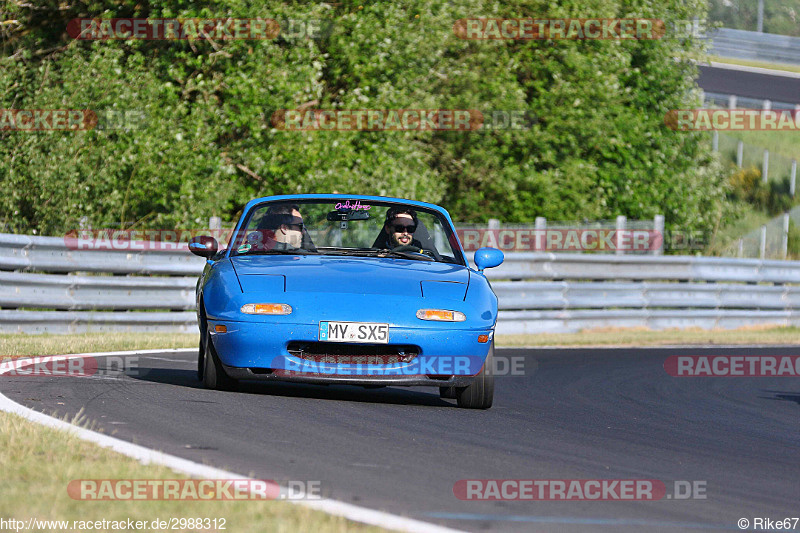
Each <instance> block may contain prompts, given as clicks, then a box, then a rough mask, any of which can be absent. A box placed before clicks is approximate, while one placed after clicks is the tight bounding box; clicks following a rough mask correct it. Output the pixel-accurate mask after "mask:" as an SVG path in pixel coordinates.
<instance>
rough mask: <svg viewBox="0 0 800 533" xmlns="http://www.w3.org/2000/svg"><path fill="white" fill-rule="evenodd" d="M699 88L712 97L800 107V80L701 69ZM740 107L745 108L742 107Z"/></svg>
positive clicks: (701, 67)
mask: <svg viewBox="0 0 800 533" xmlns="http://www.w3.org/2000/svg"><path fill="white" fill-rule="evenodd" d="M697 85H699V86H700V88H702V89H703V90H704V91H706V92H709V93H720V94H735V95H738V96H746V97H748V98H758V99H761V100H765V99H766V100H771V101H773V102H785V103H787V104H800V78H797V77H788V76H780V75H778V76H774V75H770V74H760V73H754V72H745V71H742V70H732V69H728V68H717V67H711V66H704V65H701V66H700V76H699V78H698V79H697ZM739 107H742V106H741V105H740V106H739Z"/></svg>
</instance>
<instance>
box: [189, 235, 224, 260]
mask: <svg viewBox="0 0 800 533" xmlns="http://www.w3.org/2000/svg"><path fill="white" fill-rule="evenodd" d="M217 248H218V245H217V239H215V238H214V237H210V236H208V235H198V236H197V237H192V240H191V241H189V251H190V252H192V253H193V254H194V255H199V256H200V257H205V258H206V259H208V258H209V257H212V256H213V255H214V254H215V253H217Z"/></svg>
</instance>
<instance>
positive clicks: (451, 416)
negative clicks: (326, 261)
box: [0, 347, 800, 532]
mask: <svg viewBox="0 0 800 533" xmlns="http://www.w3.org/2000/svg"><path fill="white" fill-rule="evenodd" d="M799 352H800V349H799V348H798V347H781V348H710V349H704V348H690V349H689V348H669V349H663V348H660V349H654V348H649V349H588V348H578V349H537V350H527V349H524V350H523V349H518V350H499V349H498V351H497V357H498V358H499V359H508V358H522V359H519V360H518V364H521V365H522V368H523V369H524V375H522V376H514V377H508V376H504V377H497V378H496V380H497V381H496V395H495V405H494V407H493V408H492V409H490V410H487V411H472V410H463V409H458V408H456V407H455V401H454V400H442V399H440V398H439V396H438V390H435V389H429V388H412V389H403V388H385V389H375V390H365V389H362V388H359V387H349V386H329V387H324V386H312V385H298V384H285V383H269V384H261V383H247V384H245V385H244V386H243V390H242V391H241V392H238V393H230V392H218V391H210V390H205V389H203V388H202V387H201V385H200V383H199V382H198V381H197V379H196V377H195V364H196V363H195V359H194V356H193V355H187V354H179V355H176V354H174V353H165V354H155V355H152V354H151V355H141V356H138V360H136V363H137V364H138V368H129V369H128V370H125V371H124V372H123V373H120V372H117V371H114V370H111V371H110V373H109V374H108V375H97V376H93V377H36V376H30V377H22V376H16V377H13V376H2V377H0V392H2V393H3V394H5V395H6V396H8V397H9V398H11V399H12V400H14V401H17V402H19V403H21V404H23V405H26V406H28V407H32V408H34V409H37V410H39V411H43V412H45V413H48V414H52V413H57V414H58V415H64V414H68V415H74V414H75V413H77V412H78V411H79V410H80V409H84V412H85V414H86V415H87V416H88V418H89V419H91V420H95V421H97V424H98V427H99V428H101V429H102V430H103V431H104V432H106V433H108V434H113V435H114V436H116V437H118V438H121V439H123V440H128V441H131V442H136V443H138V444H142V445H145V446H148V447H152V448H156V449H159V450H163V451H165V452H167V453H170V454H173V455H177V456H180V457H184V458H187V459H191V460H195V461H198V462H208V463H209V464H211V465H213V466H216V467H220V468H225V469H228V470H231V471H235V472H237V473H240V474H245V475H252V476H254V477H257V478H261V479H275V480H278V481H284V482H285V481H287V480H319V481H320V482H321V487H322V492H323V495H324V496H328V497H331V498H334V499H338V500H342V501H346V502H351V503H355V504H358V505H361V506H365V507H369V508H375V509H382V510H386V511H390V512H394V513H397V514H401V515H406V516H411V517H414V518H418V519H421V520H425V521H429V522H435V523H440V524H444V525H448V526H450V527H454V528H459V529H464V530H469V531H547V532H551V531H559V532H561V531H580V532H588V531H608V532H617V531H624V532H639V531H687V530H733V531H739V528H738V527H737V525H736V523H737V520H738V519H739V518H743V517H746V518H748V519H750V520H751V522H752V519H753V518H754V517H769V518H773V519H777V518H784V517H787V516H789V517H791V516H798V514H800V504H798V500H799V499H800V461H798V457H800V453H799V452H800V423H799V421H798V417H799V416H800V383H799V382H798V379H797V378H790V377H768V378H721V377H715V378H709V377H700V378H698V377H695V378H685V377H682V378H678V377H671V376H670V375H668V374H667V373H666V371H665V370H664V368H663V364H664V361H665V359H666V358H667V357H668V356H670V355H676V354H694V355H714V354H737V355H743V354H747V355H796V354H798V353H799ZM519 361H521V363H519ZM104 365H105V363H104V362H103V359H100V369H101V371H102V369H103V368H105V367H104ZM101 373H102V372H101ZM61 404H63V405H61ZM97 477H102V475H101V473H100V472H98V476H97ZM506 478H508V479H520V478H522V479H656V480H661V481H663V482H664V483H665V484H666V487H667V492H668V493H672V492H673V486H674V482H675V481H676V480H688V481H699V482H705V487H706V498H705V499H688V500H678V499H674V498H673V499H667V498H664V499H661V500H658V501H505V502H502V501H501V502H496V501H461V500H459V499H457V498H456V497H455V496H454V494H453V485H454V483H456V482H457V481H458V480H462V479H506ZM187 505H192V504H187ZM198 505H200V504H198ZM751 527H752V526H751ZM799 527H800V526H799Z"/></svg>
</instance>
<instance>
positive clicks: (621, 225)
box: [614, 215, 628, 255]
mask: <svg viewBox="0 0 800 533" xmlns="http://www.w3.org/2000/svg"><path fill="white" fill-rule="evenodd" d="M627 220H628V219H627V217H626V216H625V215H619V216H618V217H617V231H616V235H614V240H615V241H616V243H615V245H616V247H617V251H616V254H617V255H622V254H624V253H625V250H622V249H621V248H620V244H622V235H621V233H622V232H623V231H625V222H626V221H627Z"/></svg>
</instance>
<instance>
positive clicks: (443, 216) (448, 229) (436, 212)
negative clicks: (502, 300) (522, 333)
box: [225, 195, 469, 267]
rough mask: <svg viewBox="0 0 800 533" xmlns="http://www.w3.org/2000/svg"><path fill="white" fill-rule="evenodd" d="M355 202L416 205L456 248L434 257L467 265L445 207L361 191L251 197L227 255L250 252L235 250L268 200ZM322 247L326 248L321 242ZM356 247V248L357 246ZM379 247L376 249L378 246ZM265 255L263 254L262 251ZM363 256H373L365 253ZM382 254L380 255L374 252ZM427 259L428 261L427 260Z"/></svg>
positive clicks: (271, 202) (301, 253)
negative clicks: (447, 255)
mask: <svg viewBox="0 0 800 533" xmlns="http://www.w3.org/2000/svg"><path fill="white" fill-rule="evenodd" d="M348 200H349V201H350V202H353V201H355V200H361V201H362V202H363V201H368V202H370V203H371V204H380V205H381V207H393V206H405V207H410V208H412V209H414V210H415V211H417V212H419V213H425V214H427V215H430V216H433V217H434V218H436V219H437V220H439V222H440V224H441V226H442V229H443V230H444V233H445V237H446V239H447V242H448V244H449V245H450V246H451V247H452V248H453V251H454V252H455V255H454V256H453V257H454V260H455V261H454V262H450V261H449V260H448V261H434V262H437V263H446V264H456V265H459V266H463V267H468V266H469V265H468V263H467V261H466V257H465V255H464V248H463V247H462V245H461V241H460V240H459V238H458V234H457V233H456V231H455V227H454V225H453V221H452V220H451V219H450V215H449V214H448V213H447V211H445V210H444V209H442V208H440V207H439V206H436V205H434V204H425V203H423V202H417V201H413V200H403V199H399V198H387V197H380V196H360V195H352V196H343V195H320V196H316V195H296V196H289V195H282V196H268V197H264V198H258V199H256V200H251V201H250V202H248V204H247V206H246V210H245V211H244V213H243V214H242V216H241V218H240V219H239V222H238V223H237V224H236V228H235V230H234V233H233V236H234V237H235V242H233V243H230V244H229V246H228V249H227V250H226V253H225V257H228V258H230V257H246V256H247V254H239V253H234V252H235V250H236V249H237V247H238V246H239V245H240V244H242V243H243V240H244V233H245V231H244V228H246V227H247V226H248V225H249V224H250V221H251V219H252V217H253V215H254V214H255V213H256V212H258V210H259V209H261V208H263V207H264V206H266V205H269V204H286V203H296V204H299V205H300V206H301V208H302V204H309V203H312V204H313V203H334V204H335V203H338V202H345V201H348ZM322 248H325V247H324V246H322ZM354 249H355V248H354ZM376 250H377V249H376ZM261 255H263V254H261ZM298 255H315V256H326V257H341V256H340V255H337V254H326V253H321V252H311V251H305V252H299V253H298ZM348 257H357V256H348ZM363 257H371V256H363ZM375 257H379V256H377V255H376V256H375ZM426 262H427V261H426Z"/></svg>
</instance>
